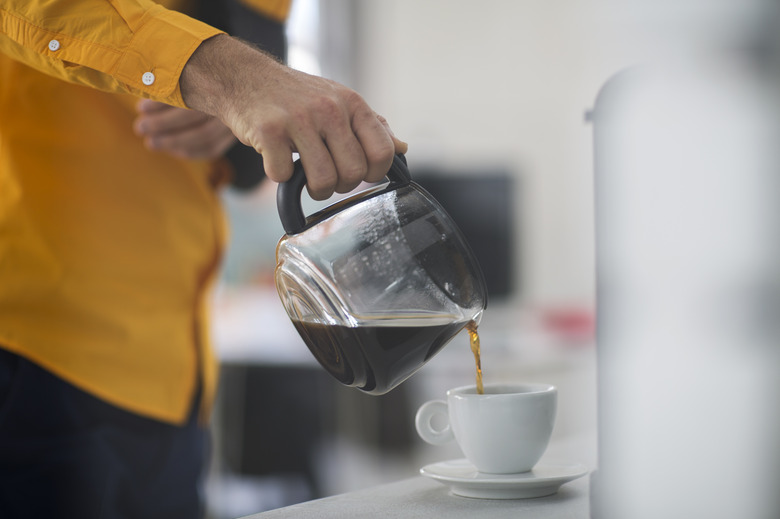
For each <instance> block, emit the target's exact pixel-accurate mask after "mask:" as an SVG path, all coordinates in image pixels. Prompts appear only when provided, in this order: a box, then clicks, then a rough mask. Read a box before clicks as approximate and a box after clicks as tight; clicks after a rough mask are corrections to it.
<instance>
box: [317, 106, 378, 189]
mask: <svg viewBox="0 0 780 519" xmlns="http://www.w3.org/2000/svg"><path fill="white" fill-rule="evenodd" d="M339 116H340V117H338V118H336V117H333V118H329V119H328V120H327V122H328V124H327V126H326V129H325V130H324V136H323V140H324V142H325V146H327V151H328V153H330V158H331V161H332V163H333V165H334V167H335V174H336V184H335V186H334V188H333V189H334V190H335V191H336V192H337V193H348V192H350V191H352V190H353V189H355V188H356V187H357V186H358V185H360V183H361V182H362V181H363V179H364V178H365V177H366V173H367V172H368V161H367V160H366V155H365V152H364V150H363V147H362V146H361V144H360V141H358V139H357V137H356V136H355V133H354V132H353V131H352V128H351V126H350V124H349V117H348V115H347V113H346V112H344V113H339ZM307 171H308V170H307ZM328 173H330V172H328Z"/></svg>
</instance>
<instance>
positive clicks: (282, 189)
mask: <svg viewBox="0 0 780 519" xmlns="http://www.w3.org/2000/svg"><path fill="white" fill-rule="evenodd" d="M387 179H388V180H389V182H387V183H384V184H380V185H378V186H374V187H372V188H369V189H367V190H365V191H362V192H360V193H358V194H356V195H354V196H352V197H350V198H347V199H345V200H342V201H340V202H337V203H335V204H333V205H331V206H329V207H327V208H325V209H323V210H322V211H319V212H317V213H314V214H312V215H311V216H309V217H305V216H304V213H303V210H302V207H301V194H302V191H303V188H304V185H305V182H306V177H305V174H304V171H303V169H302V166H301V164H300V161H298V162H296V164H295V172H294V174H293V177H292V178H291V180H289V181H288V182H285V183H283V184H281V185H280V186H279V188H278V191H277V206H278V209H279V217H280V218H281V220H282V225H283V227H284V230H285V233H286V234H285V235H284V236H283V237H282V238H281V240H280V241H279V244H278V246H277V248H276V263H277V265H276V270H275V279H276V288H277V291H278V292H279V297H280V298H281V300H282V303H283V305H284V308H285V310H286V311H287V314H288V316H289V317H290V319H291V320H292V322H293V324H294V325H295V327H296V329H297V330H298V333H299V334H300V336H301V338H303V340H304V342H305V343H306V345H307V346H308V348H309V349H310V350H311V352H312V353H313V354H314V356H315V357H316V358H317V360H318V361H319V363H320V364H321V365H322V367H324V368H325V369H326V370H327V371H328V372H329V373H330V374H331V375H333V376H334V377H335V378H336V379H337V380H338V381H339V382H341V383H343V384H345V385H347V386H353V387H356V388H358V389H360V390H362V391H364V392H366V393H370V394H375V395H380V394H383V393H386V392H388V391H390V390H391V389H393V388H394V387H396V386H397V385H398V384H400V383H401V382H403V381H404V380H406V379H407V378H409V377H410V376H411V375H412V374H413V373H415V372H416V371H417V370H418V369H420V368H421V367H422V366H423V365H424V364H425V363H426V362H427V361H428V360H430V359H431V358H432V357H433V356H434V355H435V354H436V353H438V352H439V351H440V350H441V348H442V347H444V345H445V344H447V343H448V342H449V341H450V339H452V338H453V337H454V336H455V335H456V334H457V333H458V332H459V331H460V330H461V329H462V328H463V327H464V326H466V325H467V324H468V323H469V322H470V321H475V322H476V323H479V320H480V319H481V317H482V312H483V310H484V309H485V307H486V305H487V290H486V288H485V281H484V278H483V275H482V271H481V269H480V267H479V265H478V263H477V261H476V259H475V257H474V254H473V253H472V251H471V249H470V248H469V245H468V244H467V243H466V240H465V239H464V237H463V235H462V233H461V232H460V230H459V229H458V228H457V227H456V225H455V223H454V222H453V221H452V219H451V218H450V217H449V215H447V213H446V212H445V210H444V209H443V208H442V207H441V205H440V204H439V203H438V202H437V201H436V200H435V199H434V198H433V197H431V195H430V194H428V193H427V192H426V191H425V190H424V189H423V188H422V187H420V186H419V185H418V184H416V183H415V182H413V181H412V180H411V175H410V174H409V170H408V169H407V166H406V160H405V158H404V157H403V155H397V156H396V157H395V159H394V161H393V165H392V167H391V168H390V171H388V172H387Z"/></svg>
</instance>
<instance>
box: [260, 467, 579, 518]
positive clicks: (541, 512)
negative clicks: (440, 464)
mask: <svg viewBox="0 0 780 519" xmlns="http://www.w3.org/2000/svg"><path fill="white" fill-rule="evenodd" d="M250 517H251V518H253V519H272V518H285V517H294V518H300V519H306V518H312V519H315V518H316V519H330V518H333V519H344V518H353V517H354V518H361V519H362V518H367V517H381V518H382V519H406V518H426V519H427V518H447V519H461V518H462V519H504V518H506V519H509V518H512V519H515V518H517V517H523V518H524V519H579V518H582V519H587V518H588V517H590V510H589V476H585V477H582V478H580V479H578V480H575V481H572V482H570V483H567V484H565V485H563V486H562V487H561V488H560V490H559V491H558V493H557V494H555V495H552V496H548V497H540V498H535V499H510V500H493V499H472V498H467V497H458V496H454V495H452V494H450V491H449V489H448V488H447V487H446V486H444V485H443V484H441V483H438V482H436V481H433V480H431V479H428V478H425V477H423V476H417V477H413V478H410V479H404V480H402V481H398V482H395V483H388V484H385V485H379V486H376V487H371V488H367V489H363V490H359V491H356V492H349V493H346V494H340V495H337V496H332V497H326V498H323V499H317V500H314V501H307V502H305V503H299V504H297V505H293V506H288V507H285V508H279V509H277V510H270V511H268V512H263V513H260V514H256V515H252V516H250Z"/></svg>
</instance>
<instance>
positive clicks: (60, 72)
mask: <svg viewBox="0 0 780 519" xmlns="http://www.w3.org/2000/svg"><path fill="white" fill-rule="evenodd" d="M220 33H221V31H219V30H217V29H215V28H213V27H211V26H209V25H206V24H204V23H202V22H199V21H197V20H195V19H193V18H190V17H188V16H186V15H184V14H182V13H179V12H176V11H171V10H168V9H165V8H164V7H162V6H160V5H158V4H156V3H154V2H152V1H151V0H3V1H2V2H0V52H3V53H4V54H6V55H8V56H10V57H12V58H14V59H16V60H18V61H21V62H23V63H25V64H26V65H28V66H31V67H33V68H35V69H38V70H40V71H42V72H44V73H47V74H50V75H53V76H56V77H59V78H61V79H64V80H66V81H70V82H73V83H78V84H83V85H87V86H91V87H94V88H98V89H101V90H106V91H109V92H117V93H131V94H134V95H137V96H140V97H147V98H150V99H154V100H156V101H162V102H164V103H168V104H170V105H174V106H180V107H185V106H186V105H185V104H184V100H183V99H182V97H181V91H180V89H179V76H180V75H181V71H182V69H183V68H184V65H185V64H186V63H187V60H189V58H190V56H191V55H192V53H193V52H195V49H197V48H198V46H199V45H200V44H201V43H202V42H203V41H204V40H206V39H208V38H210V37H212V36H215V35H217V34H220Z"/></svg>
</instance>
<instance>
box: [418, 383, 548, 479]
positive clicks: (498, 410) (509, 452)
mask: <svg viewBox="0 0 780 519" xmlns="http://www.w3.org/2000/svg"><path fill="white" fill-rule="evenodd" d="M557 397H558V391H557V389H556V388H555V386H551V385H549V384H487V385H485V392H484V394H481V395H480V394H478V393H477V389H476V387H475V386H473V385H472V386H463V387H459V388H455V389H450V390H449V391H447V401H446V402H445V401H444V400H431V401H429V402H426V403H424V404H423V405H422V406H420V409H419V410H418V411H417V416H416V418H415V425H416V427H417V433H418V434H419V435H420V437H421V438H422V439H423V440H425V441H426V442H428V443H431V444H434V445H441V444H444V443H447V442H450V441H452V440H453V439H455V440H456V441H457V443H458V446H459V447H460V448H461V450H462V451H463V454H465V456H466V458H467V459H468V460H469V461H470V462H471V463H472V464H473V465H474V466H475V467H476V469H477V470H478V471H479V472H485V473H490V474H515V473H520V472H528V471H529V470H531V469H532V468H533V467H534V465H536V462H538V461H539V458H541V457H542V454H544V451H545V450H546V449H547V444H548V443H549V442H550V435H551V434H552V430H553V425H554V423H555V411H556V407H557ZM436 415H443V416H444V417H445V418H446V420H447V424H446V425H445V426H444V427H443V428H442V429H436V428H434V427H433V425H432V423H431V421H432V419H433V418H434V416H436Z"/></svg>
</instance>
